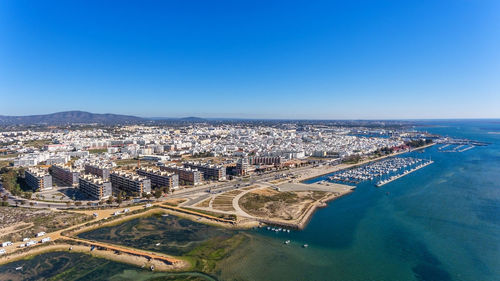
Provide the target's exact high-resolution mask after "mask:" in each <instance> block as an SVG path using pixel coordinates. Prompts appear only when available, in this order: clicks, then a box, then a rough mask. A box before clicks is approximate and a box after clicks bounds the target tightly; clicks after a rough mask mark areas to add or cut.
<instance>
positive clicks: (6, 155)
mask: <svg viewBox="0 0 500 281" xmlns="http://www.w3.org/2000/svg"><path fill="white" fill-rule="evenodd" d="M18 155H19V153H12V154H0V159H2V158H12V157H17V156H18Z"/></svg>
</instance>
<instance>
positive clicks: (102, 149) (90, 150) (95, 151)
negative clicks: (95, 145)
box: [89, 148, 108, 154]
mask: <svg viewBox="0 0 500 281" xmlns="http://www.w3.org/2000/svg"><path fill="white" fill-rule="evenodd" d="M107 151H108V149H107V148H99V149H89V153H90V154H99V153H104V152H107Z"/></svg>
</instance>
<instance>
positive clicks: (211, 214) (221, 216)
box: [182, 207, 236, 220]
mask: <svg viewBox="0 0 500 281" xmlns="http://www.w3.org/2000/svg"><path fill="white" fill-rule="evenodd" d="M182 209H186V210H189V211H191V212H195V213H200V214H204V215H209V216H212V217H216V218H221V219H228V220H236V216H235V215H228V214H220V213H216V212H210V211H205V210H198V209H193V208H187V207H183V208H182Z"/></svg>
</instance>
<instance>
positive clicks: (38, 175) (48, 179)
mask: <svg viewBox="0 0 500 281" xmlns="http://www.w3.org/2000/svg"><path fill="white" fill-rule="evenodd" d="M24 180H25V181H26V184H27V185H28V186H29V187H31V188H32V189H33V190H34V191H43V190H48V189H52V176H51V175H50V174H49V173H48V172H47V171H46V170H42V169H38V168H29V169H27V170H25V171H24Z"/></svg>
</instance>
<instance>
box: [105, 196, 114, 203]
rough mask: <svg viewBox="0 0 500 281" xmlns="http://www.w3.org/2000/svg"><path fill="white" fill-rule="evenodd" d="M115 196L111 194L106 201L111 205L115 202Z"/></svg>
mask: <svg viewBox="0 0 500 281" xmlns="http://www.w3.org/2000/svg"><path fill="white" fill-rule="evenodd" d="M113 201H114V200H113V196H109V198H108V200H107V201H106V203H108V204H109V205H111V204H113Z"/></svg>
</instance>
